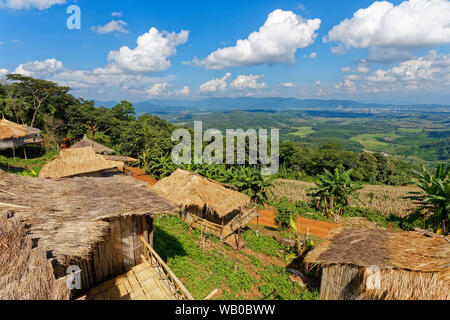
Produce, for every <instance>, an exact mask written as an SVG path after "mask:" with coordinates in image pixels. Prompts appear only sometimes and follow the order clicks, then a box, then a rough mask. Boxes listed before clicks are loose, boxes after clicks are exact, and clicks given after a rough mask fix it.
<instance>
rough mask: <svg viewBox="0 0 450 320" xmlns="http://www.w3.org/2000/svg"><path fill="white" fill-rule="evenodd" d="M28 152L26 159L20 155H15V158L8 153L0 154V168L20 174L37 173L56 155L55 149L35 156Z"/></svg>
mask: <svg viewBox="0 0 450 320" xmlns="http://www.w3.org/2000/svg"><path fill="white" fill-rule="evenodd" d="M28 153H29V158H28V159H24V158H23V156H22V155H17V156H16V159H15V160H14V158H12V157H11V156H9V155H8V156H6V155H5V154H0V169H3V170H5V171H8V172H11V173H17V174H20V175H37V174H39V172H40V171H41V170H42V167H43V166H44V165H45V164H46V163H48V162H50V161H51V160H52V159H53V158H54V157H56V156H57V155H58V151H57V150H56V149H52V150H50V151H48V152H46V153H44V154H42V155H36V156H33V155H32V154H31V153H30V152H29V150H28Z"/></svg>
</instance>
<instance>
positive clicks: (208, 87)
mask: <svg viewBox="0 0 450 320" xmlns="http://www.w3.org/2000/svg"><path fill="white" fill-rule="evenodd" d="M230 78H231V73H229V72H228V73H226V74H225V75H224V76H223V77H222V78H216V79H213V80H210V81H208V82H205V83H204V84H202V85H201V86H200V91H201V92H204V93H206V92H217V91H220V92H224V91H225V90H226V89H227V87H228V82H227V81H228V80H229V79H230Z"/></svg>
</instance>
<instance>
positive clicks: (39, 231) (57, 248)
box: [0, 170, 175, 262]
mask: <svg viewBox="0 0 450 320" xmlns="http://www.w3.org/2000/svg"><path fill="white" fill-rule="evenodd" d="M6 209H9V210H12V211H14V213H15V214H16V216H18V217H19V218H20V219H21V220H23V221H24V222H25V223H26V224H27V225H28V226H30V229H29V231H30V234H31V237H32V238H33V239H39V241H38V246H39V247H40V248H42V249H43V250H44V251H45V252H51V253H52V255H53V256H55V257H57V258H58V261H59V262H61V261H63V262H64V261H66V260H67V259H69V258H70V257H81V258H84V257H87V256H88V255H89V253H90V252H91V249H92V247H93V246H94V245H95V244H96V243H98V242H101V241H102V239H103V237H104V236H106V234H107V231H108V227H109V224H108V222H106V220H108V219H113V218H116V217H120V216H127V215H144V214H152V213H161V212H169V211H172V210H175V208H174V207H173V206H172V205H171V204H170V203H169V202H167V201H166V200H165V199H163V198H162V197H160V196H158V195H157V194H156V193H155V192H153V191H151V189H150V188H149V187H148V186H147V185H146V184H145V183H142V182H139V181H137V180H136V179H134V178H132V177H128V176H125V175H115V176H112V177H109V178H73V179H55V180H49V179H40V178H30V177H22V176H17V175H12V174H8V173H5V172H3V171H1V170H0V210H6Z"/></svg>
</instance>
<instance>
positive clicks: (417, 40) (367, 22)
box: [326, 0, 450, 61]
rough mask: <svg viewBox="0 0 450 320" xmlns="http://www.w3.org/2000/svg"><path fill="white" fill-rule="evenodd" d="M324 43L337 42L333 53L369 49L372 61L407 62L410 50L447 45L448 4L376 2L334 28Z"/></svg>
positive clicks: (449, 32)
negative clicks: (351, 49) (402, 60)
mask: <svg viewBox="0 0 450 320" xmlns="http://www.w3.org/2000/svg"><path fill="white" fill-rule="evenodd" d="M326 40H327V41H330V42H336V43H338V46H336V47H333V48H332V51H333V52H335V53H339V52H341V51H342V50H344V49H350V48H371V50H372V52H371V56H372V59H373V60H377V59H378V60H380V61H382V60H386V61H389V60H391V61H393V60H401V59H407V58H410V57H411V55H408V51H410V50H413V49H416V48H421V47H427V46H434V45H439V44H447V43H450V1H448V0H409V1H404V2H402V3H400V4H399V5H394V4H392V3H390V2H387V1H376V2H374V3H373V4H372V5H370V6H369V7H368V8H366V9H360V10H358V11H357V12H355V14H354V15H353V17H352V18H351V19H345V20H343V21H342V22H340V23H339V24H338V25H336V26H334V27H333V28H332V29H331V30H330V31H329V33H328V38H327V39H326ZM380 50H381V51H380Z"/></svg>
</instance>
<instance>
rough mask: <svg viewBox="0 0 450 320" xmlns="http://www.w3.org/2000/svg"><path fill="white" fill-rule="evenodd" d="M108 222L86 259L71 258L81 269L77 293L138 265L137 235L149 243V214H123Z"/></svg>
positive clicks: (138, 238)
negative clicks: (102, 235) (104, 234)
mask: <svg viewBox="0 0 450 320" xmlns="http://www.w3.org/2000/svg"><path fill="white" fill-rule="evenodd" d="M108 221H109V223H110V230H109V232H108V234H107V236H106V237H105V241H103V242H101V243H99V244H97V245H96V247H95V248H94V249H93V251H92V253H91V255H90V259H83V260H75V261H73V264H74V265H77V266H79V267H80V268H81V270H82V272H81V283H82V287H83V289H82V290H81V291H80V292H77V293H79V294H81V293H84V292H86V291H87V290H89V289H91V288H94V287H96V286H98V285H100V284H101V283H103V282H105V281H107V280H110V279H112V278H114V277H116V276H119V275H121V274H123V273H125V272H127V271H129V270H130V269H131V268H132V267H134V266H136V265H138V264H140V263H141V262H142V261H141V254H142V252H143V247H142V242H141V240H140V236H141V235H142V236H143V237H144V239H145V240H147V242H148V243H149V244H150V245H151V246H153V219H152V217H151V216H150V215H142V216H127V217H121V218H118V219H112V220H108ZM61 276H65V274H63V275H61Z"/></svg>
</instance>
